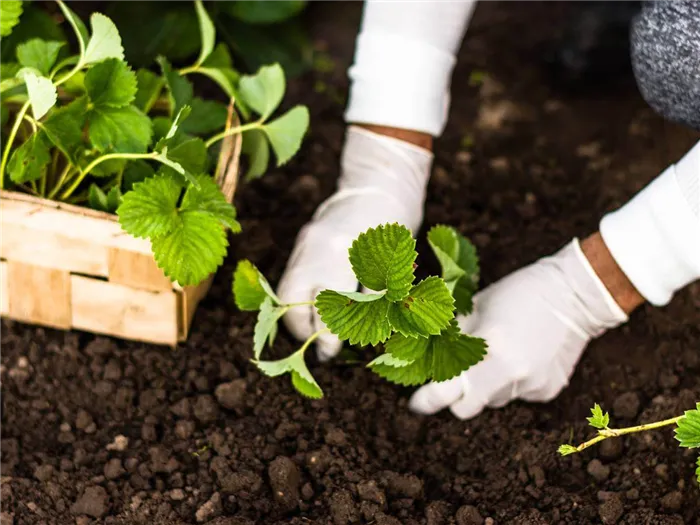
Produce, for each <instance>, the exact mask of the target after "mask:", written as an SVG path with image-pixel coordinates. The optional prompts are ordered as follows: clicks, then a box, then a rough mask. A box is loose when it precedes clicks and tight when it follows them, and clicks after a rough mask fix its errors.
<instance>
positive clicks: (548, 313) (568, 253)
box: [410, 239, 627, 419]
mask: <svg viewBox="0 0 700 525" xmlns="http://www.w3.org/2000/svg"><path fill="white" fill-rule="evenodd" d="M474 304H475V307H474V313H473V314H472V315H470V316H468V317H461V318H460V319H459V325H460V328H461V329H462V331H463V332H464V333H468V334H472V335H475V336H477V337H483V338H484V339H485V340H486V342H487V344H488V350H487V355H486V358H485V359H484V361H483V362H481V363H479V364H477V365H476V366H474V367H473V368H471V369H469V370H467V371H466V372H464V373H463V374H462V375H461V376H459V377H456V378H454V379H451V380H449V381H444V382H442V383H430V384H428V385H425V386H424V387H422V388H421V389H419V390H418V391H417V392H416V393H415V394H414V395H413V397H412V398H411V401H410V407H411V408H412V409H413V410H414V411H416V412H419V413H422V414H433V413H435V412H437V411H439V410H442V409H443V408H445V407H448V406H449V407H450V410H451V411H452V413H453V414H454V415H456V416H457V417H459V418H461V419H468V418H471V417H474V416H476V415H477V414H479V413H480V412H481V411H482V410H483V409H484V408H485V407H493V408H495V407H501V406H503V405H505V404H506V403H508V402H510V401H512V400H514V399H524V400H526V401H542V402H544V401H550V400H551V399H553V398H554V397H556V395H557V394H558V393H559V392H560V391H561V390H562V389H563V388H564V387H565V386H566V385H567V384H568V383H569V378H570V377H571V374H572V373H573V371H574V368H575V366H576V363H577V362H578V360H579V358H580V357H581V354H582V352H583V350H584V348H585V347H586V345H587V344H588V342H589V341H590V340H591V339H592V338H594V337H597V336H599V335H601V334H602V333H603V332H604V331H605V330H606V329H608V328H612V327H615V326H618V325H619V324H621V323H623V322H625V321H626V320H627V315H625V313H624V312H623V311H622V309H621V308H620V307H619V306H618V305H617V303H616V302H615V300H614V299H613V297H612V296H611V295H610V293H609V292H608V291H607V289H606V288H605V286H604V285H603V283H602V281H601V280H600V279H599V278H598V276H597V275H596V274H595V272H594V270H593V268H592V267H591V265H590V263H589V262H588V260H587V259H586V257H585V255H584V254H583V252H582V251H581V247H580V245H579V243H578V240H577V239H574V240H573V241H572V242H571V243H569V244H568V245H567V246H565V247H564V248H563V249H561V250H560V251H559V252H557V253H556V254H554V255H552V256H550V257H546V258H543V259H540V260H539V261H537V262H535V263H534V264H532V265H530V266H527V267H525V268H523V269H521V270H519V271H517V272H515V273H512V274H510V275H509V276H507V277H505V278H503V279H501V280H500V281H498V282H497V283H495V284H492V285H491V286H489V287H488V288H486V289H484V290H483V291H481V292H480V293H478V294H477V295H476V296H475V298H474Z"/></svg>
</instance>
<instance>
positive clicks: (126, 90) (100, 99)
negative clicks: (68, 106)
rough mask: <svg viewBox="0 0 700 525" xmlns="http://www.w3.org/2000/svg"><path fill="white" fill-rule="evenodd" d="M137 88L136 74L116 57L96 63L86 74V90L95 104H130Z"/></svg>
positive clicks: (121, 105) (119, 105)
mask: <svg viewBox="0 0 700 525" xmlns="http://www.w3.org/2000/svg"><path fill="white" fill-rule="evenodd" d="M137 89H138V88H137V80H136V74H135V73H134V72H133V71H132V70H131V68H130V67H129V66H128V65H127V64H126V62H123V61H121V60H118V59H116V58H109V59H107V60H103V61H102V62H100V63H98V64H95V65H94V66H92V67H91V68H90V69H89V70H88V72H87V73H86V74H85V91H86V92H87V95H88V97H89V98H90V101H91V102H92V103H93V104H94V105H95V106H111V107H115V108H121V107H123V106H128V105H129V104H131V102H132V101H133V100H134V98H136V91H137Z"/></svg>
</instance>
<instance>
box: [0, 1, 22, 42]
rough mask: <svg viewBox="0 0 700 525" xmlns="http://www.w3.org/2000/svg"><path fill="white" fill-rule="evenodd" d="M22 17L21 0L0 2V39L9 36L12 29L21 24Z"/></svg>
mask: <svg viewBox="0 0 700 525" xmlns="http://www.w3.org/2000/svg"><path fill="white" fill-rule="evenodd" d="M21 15H22V2H21V1H20V0H3V1H2V2H0V37H2V36H8V35H9V34H10V33H12V29H13V28H14V27H15V26H16V25H17V24H19V17H20V16H21Z"/></svg>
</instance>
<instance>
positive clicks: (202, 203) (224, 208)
mask: <svg viewBox="0 0 700 525" xmlns="http://www.w3.org/2000/svg"><path fill="white" fill-rule="evenodd" d="M195 178H196V179H197V185H192V186H188V187H187V190H186V191H185V195H184V196H183V198H182V203H181V204H180V211H181V212H183V213H186V212H192V211H197V212H204V213H207V214H209V215H211V216H212V217H214V218H215V219H217V220H218V221H219V222H220V223H221V224H222V225H223V226H226V227H227V228H229V229H230V230H231V231H232V232H233V233H239V232H240V231H241V225H240V223H239V222H238V221H237V220H236V208H234V207H233V205H232V204H231V203H229V202H228V201H227V200H226V197H225V196H224V194H223V193H222V192H221V188H219V185H218V184H217V183H216V182H215V181H214V179H212V178H211V177H210V176H209V175H197V176H196V177H195Z"/></svg>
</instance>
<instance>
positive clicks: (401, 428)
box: [2, 2, 700, 525]
mask: <svg viewBox="0 0 700 525" xmlns="http://www.w3.org/2000/svg"><path fill="white" fill-rule="evenodd" d="M359 7H360V5H359V3H355V4H352V5H341V4H336V3H334V4H333V5H332V7H330V4H326V5H314V6H312V13H311V15H313V16H312V19H313V20H315V21H316V24H315V26H314V28H313V31H314V33H313V34H314V35H315V38H316V39H317V43H318V46H319V47H324V46H325V48H326V49H327V52H328V53H329V55H330V56H331V57H332V58H333V59H334V60H335V62H336V66H335V69H334V71H333V72H330V73H321V72H315V73H313V74H311V75H308V76H307V77H305V78H303V79H301V80H299V81H297V82H295V83H293V84H292V86H291V88H290V99H293V100H295V101H296V100H298V101H301V102H304V103H306V104H308V105H309V106H310V108H311V112H312V125H313V129H312V133H311V136H310V138H309V140H308V141H307V142H306V145H305V147H304V150H303V152H302V154H301V155H300V156H299V158H298V159H297V160H295V161H294V162H293V163H292V164H291V165H290V166H289V167H288V168H285V169H284V170H276V171H275V172H274V173H272V174H270V175H268V176H267V177H265V178H264V179H263V180H261V181H259V182H256V183H254V184H251V185H249V186H247V187H246V188H245V189H244V190H243V191H242V192H241V194H240V195H239V202H238V204H239V208H240V215H241V217H243V218H244V223H243V225H244V233H243V234H242V235H241V236H239V237H238V238H236V239H235V240H234V250H233V252H234V257H232V258H231V260H230V261H229V262H228V263H227V266H226V267H225V268H223V269H222V270H221V271H220V272H219V274H218V277H217V280H216V284H215V286H214V288H213V290H212V292H211V294H210V295H209V297H208V298H207V299H206V300H205V301H204V302H203V304H202V305H201V307H200V309H199V311H198V313H197V316H196V319H195V328H194V331H193V333H192V336H191V338H190V340H189V342H187V343H186V344H183V345H181V346H180V347H178V348H177V349H176V350H174V351H172V350H169V349H166V348H161V347H154V346H148V345H143V344H138V343H131V342H124V341H118V340H112V339H108V338H103V337H95V336H93V335H90V334H82V333H63V332H57V331H52V330H44V329H41V328H36V327H30V326H25V325H20V324H17V323H11V322H3V325H2V326H3V331H2V347H3V348H2V350H3V353H2V382H3V392H2V393H3V396H2V408H3V411H2V431H3V436H2V438H3V439H2V476H3V477H2V511H3V514H2V524H3V525H5V523H8V524H9V523H13V519H14V524H15V525H34V524H73V523H76V524H87V523H105V524H149V525H150V524H170V525H174V524H190V523H198V522H201V523H204V522H206V523H210V524H212V525H243V524H253V523H258V524H281V523H291V524H298V525H302V524H310V523H317V524H336V525H343V524H346V523H368V524H369V523H372V524H376V525H394V524H430V525H438V524H444V525H448V524H458V525H465V524H470V525H471V524H480V523H490V524H494V523H495V524H499V525H500V524H532V525H535V524H545V523H552V524H556V523H564V524H593V523H626V524H629V525H641V524H674V525H680V524H688V525H697V524H698V523H700V497H699V496H700V493H699V492H698V486H697V483H695V482H694V481H693V471H694V467H693V464H694V458H695V457H696V456H697V454H696V455H695V456H694V455H693V454H691V453H689V452H688V451H685V452H684V451H682V450H680V449H679V448H678V447H677V446H676V443H675V441H674V439H673V437H672V433H671V432H670V431H661V432H658V433H655V434H649V435H646V436H634V437H628V438H625V439H621V440H618V441H610V442H608V443H606V445H605V446H602V447H599V448H597V449H594V450H590V451H587V452H586V453H584V454H582V455H580V456H575V457H568V458H560V457H558V456H557V454H556V452H555V451H556V448H557V446H558V445H559V444H560V443H563V442H568V441H569V440H571V439H573V440H574V441H577V440H580V439H583V438H584V437H586V436H588V435H590V432H589V431H588V430H587V429H586V427H585V425H584V424H583V423H584V417H585V416H586V412H587V410H588V408H589V407H590V406H591V405H592V403H593V402H594V401H599V402H601V403H602V404H603V405H604V406H605V407H606V408H609V409H612V411H613V414H614V416H615V417H616V419H617V420H618V421H619V422H620V423H621V424H633V423H636V422H643V421H649V420H653V419H657V418H665V417H670V416H672V415H677V414H679V413H681V411H682V410H684V409H687V408H689V407H692V406H693V402H694V401H696V400H698V399H700V380H698V371H699V370H700V313H699V312H700V286H699V285H697V284H696V285H694V286H691V287H690V288H689V289H688V290H685V291H683V292H682V293H679V294H678V296H677V297H676V298H675V299H674V300H673V302H672V303H671V304H670V305H669V306H668V307H666V308H663V309H653V308H651V307H646V308H643V309H641V310H640V311H639V312H637V313H635V314H634V315H633V316H632V319H631V320H630V322H629V324H628V325H627V326H625V327H624V328H622V329H620V330H616V331H614V332H611V333H609V334H607V335H605V336H604V337H603V338H601V339H600V340H598V341H596V342H595V343H594V344H592V345H591V347H590V349H589V351H588V352H587V353H586V355H585V357H584V359H583V361H582V363H581V364H580V366H579V367H578V370H577V372H576V374H575V376H574V378H573V380H572V383H571V385H570V386H569V388H567V389H566V391H565V392H564V393H563V394H562V395H561V396H560V397H559V398H558V399H557V400H556V401H555V402H553V403H550V404H546V405H533V404H526V403H514V404H511V405H509V406H508V407H506V408H504V409H501V410H489V411H487V412H486V413H484V414H482V415H481V416H480V417H478V418H476V419H474V420H472V421H469V422H462V421H458V420H456V419H454V418H453V417H452V416H451V415H450V414H449V413H443V414H440V415H437V416H434V417H418V416H416V415H413V414H411V413H410V412H409V411H408V410H407V408H406V403H407V399H408V396H409V394H410V391H409V390H407V389H400V388H397V387H394V386H391V385H389V384H387V383H385V382H383V381H382V380H380V379H378V378H376V377H374V376H373V375H372V374H370V373H369V372H368V371H367V370H365V369H364V368H363V367H361V366H357V365H348V364H342V363H339V362H335V363H330V364H324V365H319V364H317V363H316V361H315V359H314V358H313V357H311V358H310V361H311V368H312V370H313V372H314V374H315V375H316V377H317V378H318V379H319V382H320V384H321V386H322V387H323V389H324V391H325V392H326V398H325V399H324V400H321V401H307V400H304V399H302V398H300V397H299V396H298V395H297V394H295V393H294V392H293V391H292V388H291V386H290V385H289V384H288V381H286V380H282V381H277V380H271V379H267V378H264V377H261V376H260V374H259V373H258V372H257V371H256V370H255V369H254V367H252V366H251V365H249V364H248V358H249V357H250V355H251V352H250V348H251V345H252V341H251V339H252V325H253V317H252V316H251V315H248V314H242V313H239V312H237V311H236V309H235V308H234V306H233V304H232V300H231V297H230V291H229V288H230V275H231V270H232V267H233V264H234V262H235V260H236V259H237V258H239V257H248V258H250V259H252V260H253V261H254V262H255V263H256V264H258V265H259V266H260V267H261V268H262V270H263V271H264V272H265V273H266V274H268V275H269V276H270V277H271V279H272V280H273V281H276V280H277V279H278V278H279V276H280V274H281V272H282V270H283V266H284V263H285V259H286V257H287V255H288V253H289V251H290V249H291V247H292V243H293V240H294V237H295V235H296V233H297V231H298V229H299V228H300V226H301V225H302V224H303V223H304V222H305V221H306V220H307V219H308V218H309V216H310V215H311V213H312V212H313V209H314V207H315V206H316V205H317V204H318V203H319V202H320V201H321V200H322V199H323V198H324V197H326V196H327V195H328V194H329V193H330V192H331V191H332V188H333V184H334V179H335V177H336V173H337V164H338V157H337V155H338V151H339V149H340V146H341V140H342V134H343V124H342V118H341V115H342V101H341V100H339V98H342V97H343V96H344V93H345V89H346V81H345V73H344V71H345V68H346V67H347V65H348V63H349V60H350V57H351V53H352V38H353V35H354V33H355V31H356V27H357V23H358V20H359ZM567 9H570V8H566V7H565V6H562V5H560V4H552V3H546V4H534V3H525V4H516V3H506V4H495V3H490V2H485V3H483V4H480V5H479V7H478V9H477V12H476V15H475V19H474V21H473V23H472V26H471V29H470V33H469V36H468V39H467V41H466V43H465V45H464V46H463V49H462V52H461V60H460V62H459V65H458V68H457V71H456V74H455V82H454V89H453V98H454V103H453V111H452V118H451V120H450V124H449V126H448V129H447V131H446V133H445V135H444V138H443V139H441V140H440V141H439V143H438V144H437V146H436V151H437V158H436V162H435V170H434V176H433V179H432V182H431V186H430V193H429V202H428V204H427V217H426V223H425V224H426V226H430V225H432V224H435V223H437V222H446V223H450V224H453V225H455V226H457V227H459V228H460V230H461V231H462V232H463V233H465V234H467V235H469V236H470V237H471V238H472V239H473V240H474V241H475V242H476V243H477V245H478V247H479V248H480V251H481V257H482V260H483V263H482V266H483V284H484V285H485V284H488V283H490V282H493V281H494V280H496V279H498V278H500V277H502V276H504V275H506V274H507V273H508V272H510V271H512V270H514V269H516V268H518V267H519V266H521V265H523V264H526V263H529V262H531V261H533V260H535V259H536V258H537V257H539V256H543V255H546V254H548V253H551V252H552V251H554V250H556V249H557V248H559V247H560V246H561V245H563V244H564V243H566V242H567V241H568V240H569V239H570V238H571V237H572V236H574V235H580V236H582V235H586V234H588V233H589V232H591V231H593V230H594V229H595V228H596V225H597V221H598V220H599V217H600V216H601V214H602V213H603V212H605V211H606V210H610V209H612V208H614V207H615V206H617V205H619V204H621V203H623V202H624V201H625V200H626V199H628V198H629V197H630V196H631V195H633V194H634V192H635V191H636V190H638V189H639V188H641V187H642V186H643V185H644V184H646V183H647V182H648V181H650V180H651V179H652V178H653V177H654V176H655V175H656V174H658V173H659V172H660V170H662V169H663V168H664V167H665V166H666V165H667V164H668V163H670V162H673V161H675V160H677V159H678V158H679V156H680V155H681V154H682V153H683V152H684V151H686V149H687V148H688V147H689V146H690V145H691V144H692V143H693V141H695V140H697V139H698V136H697V135H696V134H693V133H691V132H689V131H687V130H684V129H681V128H679V127H677V126H674V125H671V124H668V123H665V122H663V121H662V119H661V118H659V117H658V116H655V115H654V114H653V113H652V112H651V111H650V110H649V109H648V108H647V107H646V106H645V104H644V102H643V101H642V100H641V99H640V97H639V95H638V93H637V91H636V88H635V86H634V82H633V79H632V78H631V77H630V75H629V72H628V71H621V72H620V75H621V78H620V79H619V80H618V81H617V82H612V83H610V82H608V83H605V84H604V85H603V86H598V87H596V88H595V89H594V88H593V87H591V89H579V90H577V91H576V92H575V94H572V93H568V94H567V92H566V91H564V90H563V88H558V87H554V86H556V84H554V83H553V82H552V81H551V78H550V77H549V76H548V75H547V74H546V73H545V69H544V68H543V67H542V66H541V57H542V56H543V53H544V51H543V49H544V48H545V47H546V45H547V43H548V42H549V41H551V39H552V37H553V36H556V34H554V33H553V32H552V30H553V28H560V27H562V20H564V16H565V15H566V11H567ZM474 70H478V71H484V72H486V73H487V78H486V80H485V81H484V82H483V84H482V85H481V86H470V84H469V77H470V74H471V73H472V71H474ZM407 111H410V108H407ZM465 137H469V138H468V139H466V138H465ZM469 143H471V144H472V145H469ZM430 264H432V263H431V262H429V261H427V260H426V261H422V265H425V266H428V267H430ZM294 344H295V343H294V342H293V341H292V340H291V339H290V338H289V336H288V335H287V334H285V333H282V334H281V335H280V336H279V338H278V344H277V350H276V352H277V353H279V354H280V355H282V354H285V353H288V352H290V351H291V350H292V348H293V345H294Z"/></svg>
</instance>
